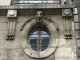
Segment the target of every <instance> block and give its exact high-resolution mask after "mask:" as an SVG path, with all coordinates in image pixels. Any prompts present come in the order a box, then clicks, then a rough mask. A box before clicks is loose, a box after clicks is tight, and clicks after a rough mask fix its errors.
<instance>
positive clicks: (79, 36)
mask: <svg viewBox="0 0 80 60" xmlns="http://www.w3.org/2000/svg"><path fill="white" fill-rule="evenodd" d="M75 38H76V39H79V38H80V31H75Z"/></svg>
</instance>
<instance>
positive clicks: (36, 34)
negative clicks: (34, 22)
mask: <svg viewBox="0 0 80 60" xmlns="http://www.w3.org/2000/svg"><path fill="white" fill-rule="evenodd" d="M49 40H50V34H49V32H48V31H46V30H45V29H42V28H37V29H35V30H33V31H32V32H31V33H30V42H29V44H30V46H31V48H32V49H33V50H34V51H44V50H46V49H47V48H48V45H49Z"/></svg>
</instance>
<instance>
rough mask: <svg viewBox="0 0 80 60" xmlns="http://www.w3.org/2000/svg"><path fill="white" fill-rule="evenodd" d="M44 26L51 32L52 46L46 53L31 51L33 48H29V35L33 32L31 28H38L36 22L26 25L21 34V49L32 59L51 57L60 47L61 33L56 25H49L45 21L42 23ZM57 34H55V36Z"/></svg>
mask: <svg viewBox="0 0 80 60" xmlns="http://www.w3.org/2000/svg"><path fill="white" fill-rule="evenodd" d="M42 24H43V25H45V26H46V27H47V29H48V30H49V33H50V37H51V38H50V44H49V46H48V48H47V49H46V50H44V51H40V52H37V51H34V50H32V49H31V47H30V46H29V44H28V42H29V39H28V37H29V36H28V34H29V32H30V30H31V28H33V27H34V26H36V22H35V20H32V21H30V23H28V24H26V25H25V27H26V28H24V29H23V30H22V31H20V32H21V39H20V44H21V47H22V49H23V51H24V52H25V53H26V54H27V55H28V56H30V57H33V58H45V57H48V56H50V55H51V54H52V53H54V52H55V50H56V49H57V47H58V40H59V39H58V38H59V36H58V35H59V34H58V33H59V31H57V30H56V27H55V25H53V24H52V23H49V22H47V21H43V23H42ZM54 33H55V34H54Z"/></svg>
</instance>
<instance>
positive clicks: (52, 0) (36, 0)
mask: <svg viewBox="0 0 80 60" xmlns="http://www.w3.org/2000/svg"><path fill="white" fill-rule="evenodd" d="M28 3H52V4H53V3H57V4H60V0H12V4H28Z"/></svg>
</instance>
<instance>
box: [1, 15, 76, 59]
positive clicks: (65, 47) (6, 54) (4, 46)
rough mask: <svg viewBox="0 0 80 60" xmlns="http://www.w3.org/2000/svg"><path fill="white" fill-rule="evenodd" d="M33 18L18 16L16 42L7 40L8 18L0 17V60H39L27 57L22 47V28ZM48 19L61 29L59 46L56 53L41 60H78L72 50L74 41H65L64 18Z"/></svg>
mask: <svg viewBox="0 0 80 60" xmlns="http://www.w3.org/2000/svg"><path fill="white" fill-rule="evenodd" d="M32 16H33V15H30V16H29V15H28V16H27V15H26V16H24V15H23V16H18V18H17V24H16V32H15V39H14V40H6V36H7V21H8V19H7V17H6V16H0V60H38V59H34V58H31V57H29V56H27V55H26V53H25V52H24V51H23V50H22V48H21V45H20V39H21V36H20V28H21V26H22V25H23V24H24V22H25V21H26V20H28V19H30V18H31V17H32ZM48 17H49V18H50V19H52V20H54V21H55V22H56V23H57V25H58V26H59V28H60V33H59V44H58V48H57V49H56V51H55V53H53V54H52V55H51V56H49V57H47V58H44V59H41V60H76V58H75V54H74V52H73V49H72V44H73V40H72V39H69V40H65V39H64V25H63V23H62V22H64V20H63V19H62V16H61V15H48Z"/></svg>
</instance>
